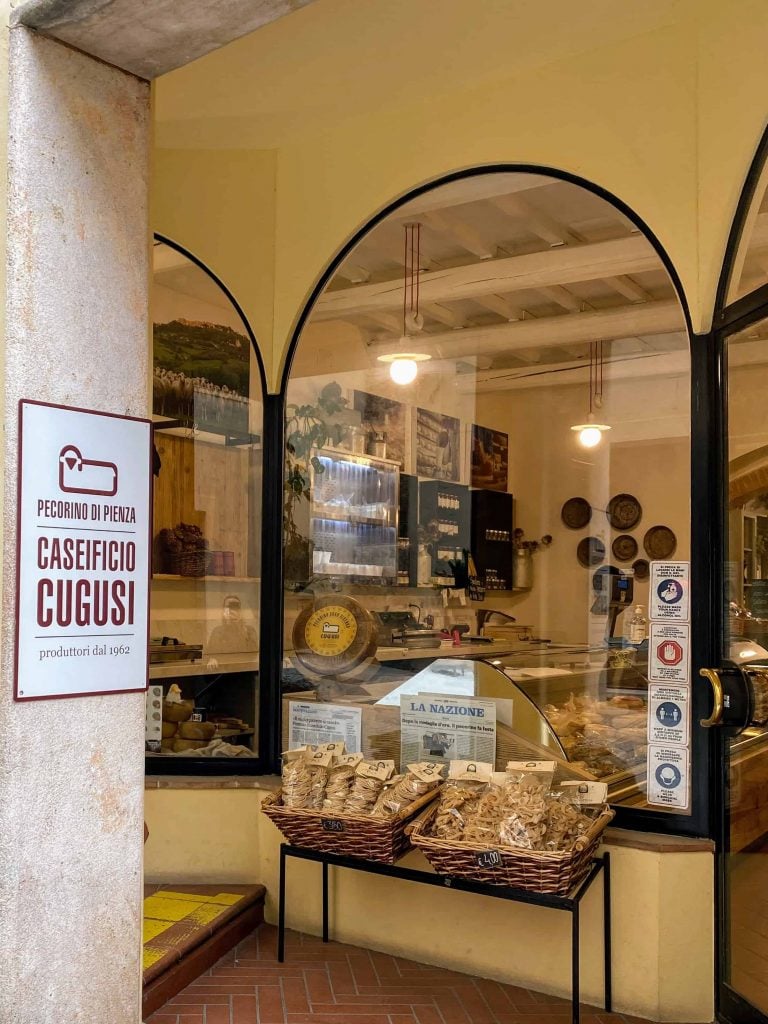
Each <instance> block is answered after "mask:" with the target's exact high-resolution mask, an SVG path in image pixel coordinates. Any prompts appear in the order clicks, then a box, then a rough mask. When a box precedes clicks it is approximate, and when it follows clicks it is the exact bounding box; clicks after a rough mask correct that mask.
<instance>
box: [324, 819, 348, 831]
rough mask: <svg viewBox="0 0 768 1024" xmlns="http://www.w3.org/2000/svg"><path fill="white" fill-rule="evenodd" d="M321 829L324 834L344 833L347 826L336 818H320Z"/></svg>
mask: <svg viewBox="0 0 768 1024" xmlns="http://www.w3.org/2000/svg"><path fill="white" fill-rule="evenodd" d="M320 820H321V821H322V823H323V829H324V830H325V831H326V832H346V831H347V826H346V825H345V824H344V822H343V821H339V819H338V818H321V819H320Z"/></svg>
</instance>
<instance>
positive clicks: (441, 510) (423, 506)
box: [419, 480, 470, 579]
mask: <svg viewBox="0 0 768 1024" xmlns="http://www.w3.org/2000/svg"><path fill="white" fill-rule="evenodd" d="M469 514H470V513H469V488H468V487H467V486H466V485H465V484H454V483H450V482H449V481H447V480H422V482H421V483H420V484H419V523H420V524H421V525H422V526H427V525H428V524H429V523H432V522H435V521H436V522H437V523H438V529H439V530H440V533H439V539H438V540H437V542H433V544H432V575H433V576H442V577H445V578H446V579H453V572H452V571H451V567H450V565H449V564H448V562H449V561H453V560H460V559H461V558H462V552H463V551H465V550H467V549H468V548H469V539H470V537H469Z"/></svg>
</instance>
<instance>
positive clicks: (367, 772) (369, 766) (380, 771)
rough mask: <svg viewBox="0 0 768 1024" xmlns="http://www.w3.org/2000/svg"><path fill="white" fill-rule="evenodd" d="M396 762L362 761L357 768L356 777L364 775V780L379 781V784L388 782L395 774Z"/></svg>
mask: <svg viewBox="0 0 768 1024" xmlns="http://www.w3.org/2000/svg"><path fill="white" fill-rule="evenodd" d="M394 771H395V762H394V761H361V762H360V763H359V764H358V766H357V768H355V775H362V777H363V778H364V779H378V780H379V782H386V781H387V779H388V778H389V777H390V775H392V774H394Z"/></svg>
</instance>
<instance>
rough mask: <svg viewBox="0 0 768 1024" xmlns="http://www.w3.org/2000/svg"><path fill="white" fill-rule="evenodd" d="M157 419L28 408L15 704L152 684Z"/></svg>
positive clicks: (22, 445)
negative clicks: (151, 585) (151, 588)
mask: <svg viewBox="0 0 768 1024" xmlns="http://www.w3.org/2000/svg"><path fill="white" fill-rule="evenodd" d="M151 497H152V425H151V423H150V421H149V420H145V419H133V418H131V417H126V416H114V415H112V414H110V413H102V412H92V411H89V410H85V409H71V408H65V407H63V406H57V405H48V404H46V403H44V402H33V401H22V402H20V403H19V493H18V535H17V588H16V594H17V598H16V600H17V608H16V680H15V692H14V696H15V699H16V700H39V699H42V698H50V697H84V696H89V695H91V694H97V693H125V692H129V691H133V690H146V688H147V647H148V628H149V575H150V528H151V510H152V503H151Z"/></svg>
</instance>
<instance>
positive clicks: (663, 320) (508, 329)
mask: <svg viewBox="0 0 768 1024" xmlns="http://www.w3.org/2000/svg"><path fill="white" fill-rule="evenodd" d="M684 329H685V322H684V320H683V314H682V310H681V309H680V304H679V303H678V302H677V301H676V300H670V301H666V302H650V303H645V304H643V305H632V306H620V307H618V308H616V309H600V310H589V311H587V312H585V313H568V314H563V315H561V316H548V317H540V318H539V319H538V320H519V321H517V322H516V323H509V324H493V325H492V326H489V327H466V328H464V330H461V331H449V332H446V333H441V334H424V335H422V336H421V340H422V341H423V342H424V343H425V345H427V346H428V349H427V350H428V351H429V352H430V353H431V354H433V355H434V356H435V357H436V358H442V359H454V358H460V357H462V356H469V355H490V356H492V355H495V354H499V353H509V352H517V351H520V350H521V349H528V348H561V347H567V346H568V345H574V344H581V343H584V342H590V341H595V340H597V339H598V338H599V339H602V340H604V341H610V340H612V339H615V338H631V337H635V336H636V335H652V334H670V333H673V332H675V331H680V330H684ZM370 351H371V352H374V351H375V355H384V354H386V353H387V352H390V351H392V346H391V343H389V344H387V343H386V342H383V343H381V344H374V345H371V346H370Z"/></svg>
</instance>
